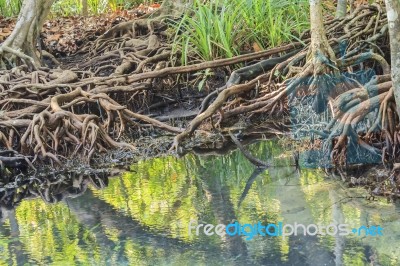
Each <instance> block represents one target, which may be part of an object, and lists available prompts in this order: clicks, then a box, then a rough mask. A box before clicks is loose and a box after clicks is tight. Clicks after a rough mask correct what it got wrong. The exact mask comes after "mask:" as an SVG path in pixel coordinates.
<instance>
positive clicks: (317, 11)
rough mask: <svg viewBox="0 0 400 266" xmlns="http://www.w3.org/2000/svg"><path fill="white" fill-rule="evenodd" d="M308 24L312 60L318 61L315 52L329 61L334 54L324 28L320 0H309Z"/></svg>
mask: <svg viewBox="0 0 400 266" xmlns="http://www.w3.org/2000/svg"><path fill="white" fill-rule="evenodd" d="M310 24H311V49H312V51H313V53H314V59H318V56H316V54H315V53H316V52H321V53H322V54H324V55H325V56H327V57H328V58H330V59H334V58H335V53H334V52H333V49H332V47H331V46H330V45H329V42H328V38H327V37H326V31H325V27H324V17H323V13H322V0H310Z"/></svg>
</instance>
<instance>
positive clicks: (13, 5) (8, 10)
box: [0, 0, 154, 17]
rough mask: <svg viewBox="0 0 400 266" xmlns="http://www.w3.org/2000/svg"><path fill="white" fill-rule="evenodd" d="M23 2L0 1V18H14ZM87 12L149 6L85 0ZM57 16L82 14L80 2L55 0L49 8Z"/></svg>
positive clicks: (135, 0) (125, 0) (139, 0)
mask: <svg viewBox="0 0 400 266" xmlns="http://www.w3.org/2000/svg"><path fill="white" fill-rule="evenodd" d="M22 2H23V0H0V16H3V17H14V16H17V15H18V13H19V11H20V10H21V6H22ZM87 3H88V11H89V14H91V15H97V14H101V13H106V12H108V11H116V10H123V9H131V8H135V7H137V6H139V5H140V4H145V5H148V4H151V3H154V1H151V0H150V1H149V0H147V1H146V0H87ZM51 11H52V14H53V15H57V16H72V15H79V14H81V13H82V0H56V1H55V2H54V4H53V6H52V8H51Z"/></svg>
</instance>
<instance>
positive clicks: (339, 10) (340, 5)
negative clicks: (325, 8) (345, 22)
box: [336, 0, 347, 18]
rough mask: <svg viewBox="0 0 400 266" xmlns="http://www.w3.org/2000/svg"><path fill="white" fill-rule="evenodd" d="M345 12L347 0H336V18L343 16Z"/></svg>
mask: <svg viewBox="0 0 400 266" xmlns="http://www.w3.org/2000/svg"><path fill="white" fill-rule="evenodd" d="M346 13H347V0H338V1H337V6H336V18H344V17H345V16H346Z"/></svg>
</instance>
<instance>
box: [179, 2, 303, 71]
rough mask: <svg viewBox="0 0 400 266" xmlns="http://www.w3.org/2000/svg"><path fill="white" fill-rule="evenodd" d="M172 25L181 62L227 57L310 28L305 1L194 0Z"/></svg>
mask: <svg viewBox="0 0 400 266" xmlns="http://www.w3.org/2000/svg"><path fill="white" fill-rule="evenodd" d="M174 27H175V30H176V35H175V38H174V44H175V50H176V51H181V53H182V57H181V63H182V64H184V65H187V64H190V63H192V62H195V61H196V60H198V59H200V60H213V59H217V58H228V57H232V56H235V55H238V54H240V53H241V52H243V50H249V49H251V47H252V46H253V45H254V44H257V45H258V46H259V47H260V48H261V49H266V48H268V47H274V46H278V45H280V44H282V43H285V42H290V41H291V40H293V39H296V37H297V36H299V35H300V33H301V32H302V31H303V30H305V29H307V28H308V27H309V6H308V0H283V1H276V0H244V1H243V0H216V1H214V2H213V4H210V3H203V1H200V0H195V5H194V7H193V10H192V12H191V13H190V14H188V15H185V16H184V17H183V19H182V21H181V22H180V23H179V24H178V25H174Z"/></svg>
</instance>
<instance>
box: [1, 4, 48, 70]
mask: <svg viewBox="0 0 400 266" xmlns="http://www.w3.org/2000/svg"><path fill="white" fill-rule="evenodd" d="M53 2H54V0H35V1H32V0H25V1H24V2H23V4H22V8H21V11H20V14H19V16H18V20H17V24H16V25H15V28H14V30H13V32H12V33H11V35H10V36H9V37H8V38H7V39H6V40H5V42H4V43H3V44H2V46H1V48H4V49H6V48H11V49H12V50H14V51H18V52H22V53H23V54H25V55H27V56H29V57H31V58H32V59H33V64H34V65H35V66H39V65H40V59H39V56H38V54H37V48H36V47H37V43H38V38H39V33H40V30H41V29H42V26H43V23H44V21H45V19H46V17H47V15H48V13H49V11H50V8H51V5H52V4H53ZM6 52H7V50H6ZM15 54H16V53H14V54H13V57H15ZM13 61H15V59H13Z"/></svg>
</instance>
